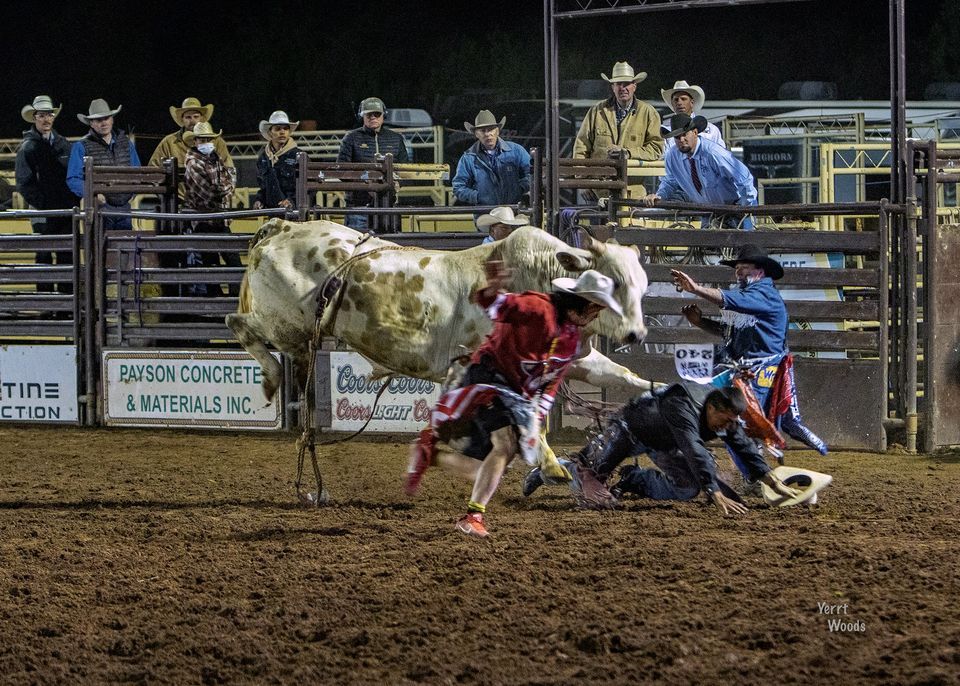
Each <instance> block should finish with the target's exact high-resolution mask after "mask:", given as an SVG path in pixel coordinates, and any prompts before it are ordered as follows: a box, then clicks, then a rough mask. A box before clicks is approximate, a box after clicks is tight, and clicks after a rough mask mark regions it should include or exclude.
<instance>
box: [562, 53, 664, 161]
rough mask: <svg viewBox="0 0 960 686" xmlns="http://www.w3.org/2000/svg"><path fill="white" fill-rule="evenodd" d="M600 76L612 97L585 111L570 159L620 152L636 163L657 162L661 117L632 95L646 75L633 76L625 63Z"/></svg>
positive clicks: (593, 157) (616, 154) (614, 154)
mask: <svg viewBox="0 0 960 686" xmlns="http://www.w3.org/2000/svg"><path fill="white" fill-rule="evenodd" d="M600 76H601V77H603V80H604V81H606V82H608V83H609V84H610V89H611V91H612V95H611V97H609V98H607V99H606V100H601V101H600V102H598V103H597V104H596V105H594V106H593V107H591V108H590V109H589V110H587V114H586V116H585V117H584V118H583V123H582V124H581V125H580V131H579V133H577V140H576V143H574V146H573V156H574V157H579V158H587V159H603V158H606V157H617V156H618V155H620V154H621V153H622V154H625V155H627V156H628V157H630V158H632V159H635V160H658V159H660V157H661V156H662V155H663V145H664V143H663V135H662V134H661V133H660V115H658V114H657V111H656V110H655V109H653V107H651V106H650V105H648V104H647V103H645V102H641V101H640V100H637V98H636V97H635V95H634V94H635V93H636V90H637V84H638V83H640V82H641V81H643V80H644V79H645V78H647V73H646V72H640V73H639V74H636V73H635V72H634V70H633V67H631V66H630V65H629V64H627V63H626V62H617V63H616V64H614V65H613V71H612V72H611V76H610V77H609V78H607V75H606V74H601V75H600Z"/></svg>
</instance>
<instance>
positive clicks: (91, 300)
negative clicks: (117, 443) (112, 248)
mask: <svg viewBox="0 0 960 686" xmlns="http://www.w3.org/2000/svg"><path fill="white" fill-rule="evenodd" d="M94 203H96V198H95V197H94V195H93V158H92V157H84V158H83V213H82V216H83V248H84V253H86V255H85V257H86V260H85V263H84V289H83V301H84V309H85V310H86V311H85V312H84V314H83V326H84V332H83V333H84V335H83V340H84V348H85V350H84V355H85V358H86V360H87V388H86V396H87V402H86V406H87V416H86V422H87V426H96V425H97V424H99V416H98V415H99V413H98V411H97V408H98V406H99V402H100V401H99V398H98V389H99V383H98V382H99V379H98V378H97V374H96V370H98V369H100V364H99V360H98V355H99V348H98V346H97V340H96V330H97V289H98V287H99V280H98V279H97V269H98V268H99V264H100V260H99V259H98V255H97V245H98V244H97V238H96V228H95V226H94V224H95V221H94Z"/></svg>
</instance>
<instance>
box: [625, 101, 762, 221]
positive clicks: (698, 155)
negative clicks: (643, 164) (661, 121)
mask: <svg viewBox="0 0 960 686" xmlns="http://www.w3.org/2000/svg"><path fill="white" fill-rule="evenodd" d="M670 123H671V131H670V132H669V133H668V134H667V136H668V137H669V138H673V139H674V140H675V142H676V145H674V146H672V147H671V148H670V149H669V150H668V151H667V155H666V158H665V160H664V164H665V167H666V175H665V176H664V177H663V179H661V181H660V187H659V188H658V189H657V192H656V193H650V194H649V195H647V196H646V197H645V198H644V199H643V201H644V203H645V204H646V205H647V206H648V207H653V206H654V205H655V204H656V202H657V201H658V200H679V201H687V202H691V203H697V204H704V205H746V206H756V204H757V189H756V188H755V187H754V185H753V175H752V174H751V173H750V170H749V169H747V167H746V165H745V164H743V162H741V161H740V160H738V159H737V158H736V157H734V156H733V155H732V154H731V153H730V151H729V150H727V149H726V148H724V147H722V146H719V145H717V144H716V143H713V142H711V141H708V140H705V139H702V138H699V134H700V130H701V129H702V128H705V126H706V123H707V120H706V119H704V118H703V117H693V118H692V119H691V118H690V116H689V115H686V114H675V115H673V117H672V118H671V120H670ZM721 219H722V222H723V225H724V226H725V227H728V228H737V227H738V226H739V227H740V228H742V229H744V230H745V231H751V230H752V229H753V222H752V221H751V220H750V217H749V216H745V217H744V218H743V222H742V224H741V222H740V217H739V216H737V215H728V216H724V217H722V218H721Z"/></svg>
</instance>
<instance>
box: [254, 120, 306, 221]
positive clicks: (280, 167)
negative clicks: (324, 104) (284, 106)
mask: <svg viewBox="0 0 960 686" xmlns="http://www.w3.org/2000/svg"><path fill="white" fill-rule="evenodd" d="M299 125H300V122H299V121H290V117H288V116H287V113H286V112H284V111H283V110H277V111H276V112H273V113H271V114H270V118H269V119H263V120H261V121H260V135H261V136H263V137H264V139H265V140H266V141H267V145H266V146H265V147H264V148H263V151H262V152H261V153H260V155H259V156H257V185H258V186H259V190H258V191H257V195H256V198H255V199H254V201H253V208H254V209H256V210H259V209H261V208H264V207H267V208H275V207H283V208H285V209H288V210H289V209H292V208H294V207H296V204H297V154H298V153H299V152H300V148H298V147H297V143H296V141H295V140H294V138H293V132H294V131H296V130H297V127H298V126H299Z"/></svg>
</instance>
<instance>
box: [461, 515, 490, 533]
mask: <svg viewBox="0 0 960 686" xmlns="http://www.w3.org/2000/svg"><path fill="white" fill-rule="evenodd" d="M456 529H457V531H459V532H460V533H462V534H466V535H467V536H476V537H477V538H486V537H487V536H489V535H490V534H489V532H488V531H487V528H486V527H485V526H484V525H483V515H482V514H480V513H479V512H468V513H467V514H465V515H463V516H462V517H461V518H460V519H458V520H457V526H456Z"/></svg>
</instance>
